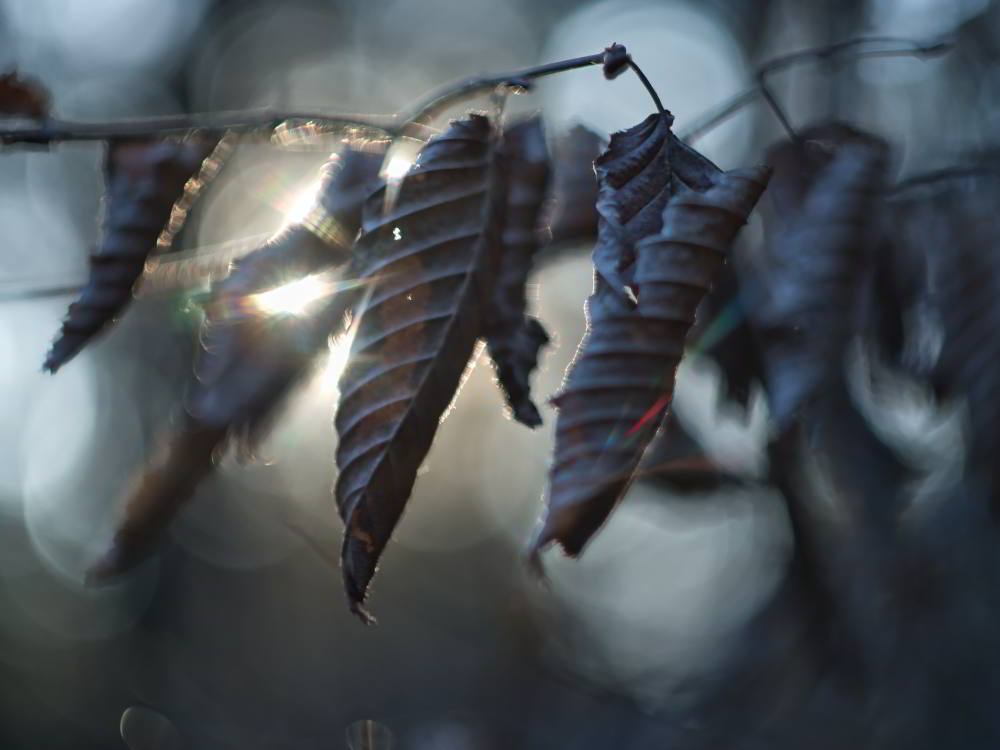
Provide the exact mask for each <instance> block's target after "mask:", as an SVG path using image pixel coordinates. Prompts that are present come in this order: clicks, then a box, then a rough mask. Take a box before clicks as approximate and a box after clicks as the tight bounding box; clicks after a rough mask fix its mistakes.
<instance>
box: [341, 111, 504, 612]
mask: <svg viewBox="0 0 1000 750" xmlns="http://www.w3.org/2000/svg"><path fill="white" fill-rule="evenodd" d="M492 140H493V137H492V129H491V125H490V122H489V121H488V120H487V119H486V118H484V117H481V116H478V115H473V116H471V117H469V118H467V119H463V120H457V121H455V122H453V123H452V125H451V127H450V128H449V129H448V130H447V131H446V132H445V133H444V134H442V135H441V136H439V137H437V138H434V139H433V140H431V141H430V142H429V143H428V144H427V145H426V146H425V147H424V148H423V150H422V151H421V152H420V154H419V156H418V158H417V161H416V163H415V164H414V166H413V168H412V169H411V170H410V172H409V174H408V175H407V176H406V177H405V178H404V179H403V181H402V184H401V185H400V186H399V192H398V195H397V198H396V201H395V203H394V204H393V205H392V206H391V208H388V209H387V208H386V207H385V202H386V201H385V195H384V192H383V191H378V192H376V193H375V194H373V195H372V196H371V197H370V198H369V200H368V202H367V203H366V206H365V214H364V223H363V233H362V236H361V238H360V239H359V240H358V253H359V256H360V257H361V264H362V274H361V275H362V277H363V279H365V281H366V282H367V283H368V285H369V294H368V296H367V297H366V299H365V301H364V303H363V305H362V306H361V308H360V310H359V312H358V324H357V331H356V333H355V337H354V340H353V343H352V347H351V354H350V360H349V361H348V365H347V368H346V369H345V370H344V374H343V376H342V378H341V381H340V392H341V397H340V406H339V409H338V411H337V418H336V426H337V433H338V434H339V436H340V442H339V444H338V446H337V465H338V467H339V469H340V476H339V477H338V479H337V488H336V493H337V504H338V506H339V508H340V514H341V516H342V517H343V519H344V523H345V526H346V529H345V538H344V545H343V550H342V560H343V574H344V582H345V586H346V588H347V594H348V598H349V600H350V602H351V606H352V609H353V610H354V611H355V612H357V613H358V614H359V615H362V616H363V617H365V616H366V615H365V613H364V610H363V609H362V603H363V601H364V598H365V595H366V592H367V589H368V584H369V581H370V580H371V578H372V576H373V575H374V573H375V566H376V563H377V562H378V558H379V556H380V555H381V553H382V550H383V549H384V548H385V545H386V544H387V542H388V541H389V537H390V535H391V534H392V530H393V528H394V527H395V525H396V522H397V521H398V520H399V517H400V515H401V514H402V512H403V508H404V506H405V504H406V501H407V499H408V498H409V496H410V492H411V490H412V488H413V483H414V480H415V478H416V474H417V469H418V468H419V466H420V464H421V463H422V462H423V460H424V458H425V457H426V455H427V452H428V451H429V450H430V446H431V442H432V440H433V438H434V434H435V433H436V431H437V427H438V423H439V422H440V420H441V416H442V415H443V414H444V412H445V409H446V408H447V407H448V405H449V404H450V403H451V401H452V398H453V396H454V394H455V391H456V389H457V388H458V386H459V383H460V381H461V378H462V374H463V372H464V371H465V369H466V365H467V363H468V362H469V358H470V356H471V355H472V353H473V351H474V349H475V346H476V341H477V339H478V338H479V337H480V336H481V335H482V333H483V330H484V323H485V319H486V315H487V314H488V313H489V305H490V304H491V302H492V289H493V285H492V279H493V276H494V275H495V269H494V267H493V266H494V264H495V262H496V252H495V250H494V249H493V245H494V243H496V242H498V241H499V226H498V225H499V220H500V218H501V214H502V211H503V192H502V190H501V189H500V188H501V187H502V185H501V184H499V183H500V175H499V173H498V170H497V169H495V167H494V164H493V161H494V156H493V144H492Z"/></svg>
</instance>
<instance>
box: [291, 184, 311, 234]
mask: <svg viewBox="0 0 1000 750" xmlns="http://www.w3.org/2000/svg"><path fill="white" fill-rule="evenodd" d="M318 195H319V182H318V181H317V182H313V183H312V184H310V185H309V186H308V187H307V188H305V189H304V190H302V191H301V192H299V193H297V194H296V195H295V197H294V198H292V199H291V201H289V203H288V208H287V209H285V226H286V227H289V226H292V225H293V224H299V223H301V222H302V221H303V220H304V219H305V218H306V216H308V215H309V212H310V211H311V210H312V208H313V206H315V205H316V199H317V197H318Z"/></svg>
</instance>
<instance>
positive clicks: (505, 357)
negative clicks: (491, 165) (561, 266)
mask: <svg viewBox="0 0 1000 750" xmlns="http://www.w3.org/2000/svg"><path fill="white" fill-rule="evenodd" d="M499 156H500V158H501V159H503V168H504V173H505V177H506V193H507V204H506V207H505V210H504V219H503V234H502V242H501V243H500V244H499V245H498V246H497V248H496V249H497V250H499V252H500V257H499V260H498V261H497V278H496V288H495V291H494V295H493V299H494V303H493V307H492V309H491V310H490V312H489V315H488V321H487V324H486V325H487V328H486V345H487V348H488V350H489V353H490V356H491V357H492V358H493V362H494V364H495V365H496V370H497V380H498V381H499V383H500V387H501V388H502V389H503V391H504V394H505V396H506V398H507V402H508V403H509V404H510V407H511V409H512V410H513V412H514V418H515V419H517V421H519V422H521V423H523V424H526V425H527V426H529V427H537V426H538V425H540V424H541V423H542V417H541V415H540V414H539V413H538V407H536V406H535V404H534V403H533V402H532V400H531V384H530V381H529V378H530V376H531V373H532V372H533V371H534V369H535V368H536V367H537V366H538V353H539V350H540V349H541V348H542V347H543V346H545V344H547V343H548V342H549V336H548V334H547V333H546V332H545V328H543V327H542V324H541V322H540V321H539V320H538V319H537V318H534V317H532V316H529V315H527V314H526V312H525V310H526V307H527V299H526V294H525V292H526V290H525V285H526V284H527V282H528V276H529V274H530V273H531V265H532V261H533V258H534V255H535V253H536V252H537V250H538V235H537V233H536V231H535V229H536V226H537V222H538V214H539V212H540V210H541V207H542V201H543V200H544V198H545V190H546V187H547V184H548V178H549V156H548V150H547V149H546V147H545V132H544V130H543V129H542V121H541V118H540V117H537V116H536V117H533V118H531V119H530V120H527V121H525V122H522V123H520V124H518V125H515V126H513V127H510V128H508V129H506V130H505V131H504V139H503V144H502V145H501V147H500V154H499Z"/></svg>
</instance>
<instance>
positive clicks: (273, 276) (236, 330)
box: [91, 147, 384, 581]
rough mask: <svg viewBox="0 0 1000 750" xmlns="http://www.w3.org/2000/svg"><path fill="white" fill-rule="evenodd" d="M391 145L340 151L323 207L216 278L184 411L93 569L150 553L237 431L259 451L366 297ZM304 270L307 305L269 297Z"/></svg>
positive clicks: (116, 566) (114, 568) (241, 442)
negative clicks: (363, 246)
mask: <svg viewBox="0 0 1000 750" xmlns="http://www.w3.org/2000/svg"><path fill="white" fill-rule="evenodd" d="M383 156H384V148H376V149H365V150H362V149H360V148H350V147H348V148H346V149H345V151H344V152H343V153H342V154H341V155H340V156H336V157H334V158H332V159H331V160H330V161H329V162H327V164H326V165H325V166H324V170H323V171H324V177H323V180H322V183H321V189H320V193H319V198H318V201H317V204H316V207H315V209H314V210H313V211H311V212H310V213H309V215H308V216H307V217H306V218H305V219H304V220H303V222H302V223H300V224H296V225H293V226H291V227H289V228H287V229H286V230H284V231H282V232H281V233H279V234H278V235H277V236H276V237H274V238H273V239H272V240H270V241H269V242H268V243H267V244H266V245H264V246H263V247H261V248H260V249H258V250H255V251H253V252H251V253H249V254H247V255H246V256H244V257H242V258H240V259H239V260H238V261H237V262H236V263H235V265H234V267H233V270H232V272H231V273H230V275H229V276H228V277H227V278H225V279H223V280H222V281H220V282H218V283H217V284H215V286H214V287H213V289H212V298H211V301H210V302H209V303H208V304H207V306H206V307H207V309H206V312H207V315H206V322H205V326H204V330H203V333H202V344H203V348H202V351H201V352H200V355H199V358H198V362H197V366H196V375H197V378H196V379H195V381H194V382H193V383H192V384H191V387H190V392H189V394H188V397H187V400H186V410H185V415H184V418H183V421H182V423H181V424H180V425H179V427H178V428H177V429H176V430H174V431H173V432H172V433H171V434H170V435H168V436H167V438H166V440H164V441H163V446H162V448H161V449H160V453H159V454H158V456H157V458H156V460H155V461H153V462H151V463H150V465H149V466H147V467H146V468H145V470H144V471H143V473H142V475H141V476H140V477H139V479H138V480H137V481H136V483H135V484H134V485H133V487H132V488H131V490H130V491H129V493H128V494H127V497H126V501H125V504H124V507H125V510H124V514H123V519H122V521H121V523H120V525H119V527H118V530H117V533H116V534H115V538H114V541H113V544H112V547H111V549H110V550H109V551H108V552H107V554H105V556H104V557H103V558H102V559H101V560H100V561H99V562H98V563H97V564H96V565H95V566H94V567H93V568H92V570H91V580H93V581H100V580H102V579H105V578H109V577H111V576H114V575H116V574H118V573H121V572H123V571H124V570H126V569H128V568H130V567H132V566H133V565H135V564H136V563H138V562H140V561H141V560H142V559H143V558H144V557H145V556H146V555H148V554H149V553H150V552H151V551H152V549H153V548H154V546H155V544H156V542H157V540H158V539H159V537H160V535H161V534H162V533H163V531H164V530H165V529H166V527H167V525H168V524H169V523H170V521H171V519H172V518H173V516H174V515H175V514H176V512H177V510H178V509H179V508H180V507H181V506H182V505H183V503H184V502H185V501H186V500H188V499H189V498H190V496H191V495H192V494H193V492H194V491H195V489H196V487H197V484H198V482H199V481H200V480H201V479H202V478H203V477H204V476H205V475H207V474H208V473H209V472H210V470H211V468H212V465H213V463H212V461H213V456H214V455H217V454H218V453H219V452H220V451H221V449H222V447H223V445H224V444H225V443H226V442H227V440H232V441H235V442H236V443H237V447H238V449H239V451H240V452H241V454H243V455H244V456H249V455H250V454H251V453H252V450H253V447H254V446H255V444H256V443H257V441H259V440H260V438H261V437H262V436H263V434H264V432H265V431H266V428H267V427H269V426H270V422H271V420H272V419H273V418H274V416H275V412H276V407H277V406H278V405H279V404H280V403H282V401H283V399H284V397H285V396H286V395H287V394H288V393H289V392H290V391H291V390H292V388H293V387H294V386H295V385H296V384H297V383H298V382H299V381H300V380H301V379H302V377H303V376H304V375H305V374H306V373H307V372H309V370H310V365H311V364H312V362H314V361H315V359H316V355H317V353H319V352H321V351H322V350H323V349H324V344H325V343H326V340H327V338H328V336H329V335H330V333H331V330H335V329H336V327H337V326H338V324H341V322H342V320H343V318H344V314H345V311H346V310H347V309H348V308H349V307H350V305H351V304H352V302H353V301H354V300H355V299H356V297H355V294H356V290H355V288H354V287H353V285H352V284H351V282H350V279H346V280H344V279H343V276H344V275H345V273H344V272H345V269H350V263H349V261H350V260H351V258H352V254H351V246H352V245H353V243H354V238H355V236H356V234H357V232H358V228H359V226H360V224H361V206H362V204H363V202H364V199H365V197H366V196H367V195H369V194H370V193H371V192H372V191H373V190H374V189H375V186H376V184H377V182H378V171H379V167H380V165H381V163H382V158H383ZM337 271H339V273H336V272H337ZM346 275H348V276H349V275H350V270H347V271H346ZM305 278H308V279H309V280H310V281H312V282H313V284H312V285H311V286H310V287H309V288H304V289H302V290H301V291H300V292H299V294H302V295H307V298H306V299H304V300H302V302H303V306H302V309H301V310H295V311H282V310H276V309H271V307H270V306H269V303H268V299H269V297H268V293H272V294H273V290H275V289H276V288H280V287H282V286H283V285H285V284H289V283H294V282H296V281H299V282H300V283H301V280H302V279H305ZM307 302H308V304H306V303H307Z"/></svg>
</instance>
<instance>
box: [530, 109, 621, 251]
mask: <svg viewBox="0 0 1000 750" xmlns="http://www.w3.org/2000/svg"><path fill="white" fill-rule="evenodd" d="M606 140H607V139H605V138H603V137H601V136H599V135H598V134H597V133H595V132H593V131H592V130H588V129H587V128H585V127H584V126H583V125H577V126H576V127H574V128H573V129H572V130H570V131H569V132H567V133H564V134H562V135H560V136H559V137H557V138H556V139H555V141H554V143H553V145H552V198H551V201H550V203H549V205H548V206H547V207H546V212H545V216H544V218H543V225H544V226H546V227H547V228H548V231H549V235H550V242H549V244H550V245H551V246H555V245H559V244H565V243H576V242H581V243H582V242H587V243H589V242H592V241H593V238H594V237H596V236H597V208H596V206H597V175H596V174H594V160H595V159H596V158H597V157H598V156H600V155H601V152H602V151H603V150H604V145H605V142H606Z"/></svg>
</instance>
